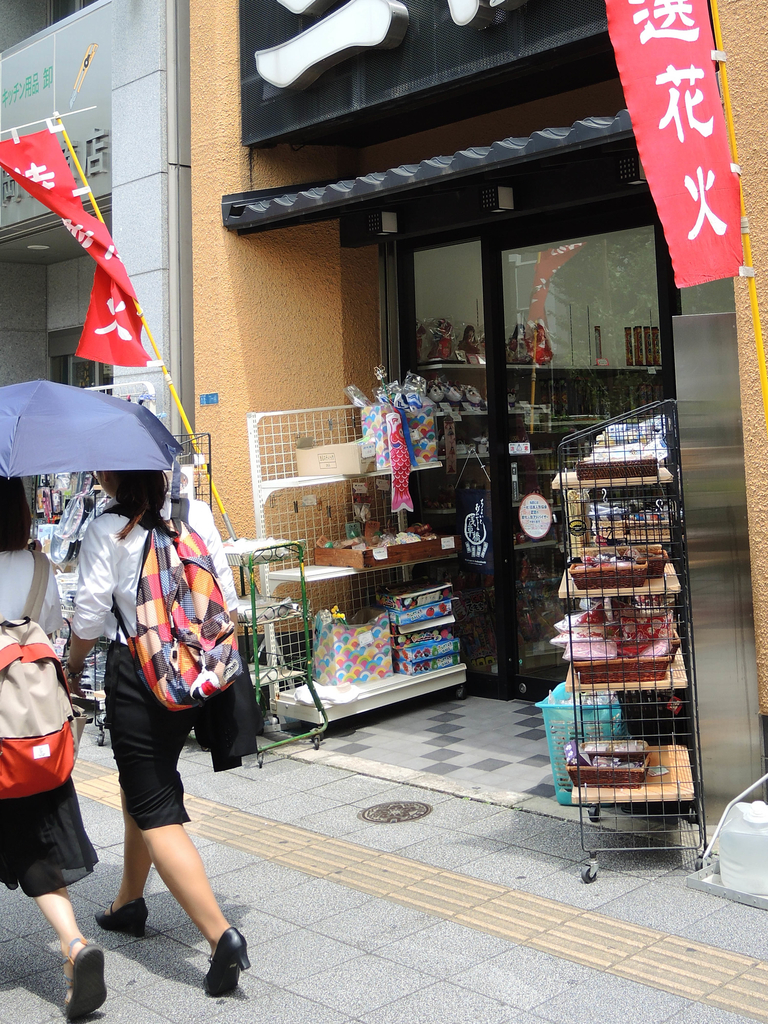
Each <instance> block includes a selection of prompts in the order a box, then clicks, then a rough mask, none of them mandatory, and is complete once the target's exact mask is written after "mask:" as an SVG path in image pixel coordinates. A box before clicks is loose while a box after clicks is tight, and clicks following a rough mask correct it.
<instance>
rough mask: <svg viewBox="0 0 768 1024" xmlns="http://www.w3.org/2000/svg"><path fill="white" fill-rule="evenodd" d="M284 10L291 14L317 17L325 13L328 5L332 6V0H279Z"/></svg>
mask: <svg viewBox="0 0 768 1024" xmlns="http://www.w3.org/2000/svg"><path fill="white" fill-rule="evenodd" d="M279 3H280V4H282V6H283V7H285V8H286V10H288V11H290V12H291V14H307V15H310V16H314V17H319V16H320V15H321V14H325V12H326V11H327V10H328V8H329V7H331V6H333V3H334V0H279Z"/></svg>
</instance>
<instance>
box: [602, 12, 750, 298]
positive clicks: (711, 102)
mask: <svg viewBox="0 0 768 1024" xmlns="http://www.w3.org/2000/svg"><path fill="white" fill-rule="evenodd" d="M606 8H607V11H608V29H609V32H610V36H611V42H612V44H613V48H614V50H615V53H616V63H617V65H618V68H619V75H620V77H621V84H622V86H623V88H624V96H625V98H626V101H627V107H628V108H629V113H630V115H631V117H632V126H633V128H634V131H635V137H636V139H637V148H638V151H639V153H640V159H641V161H642V164H643V169H644V171H645V175H646V177H647V179H648V184H649V186H650V189H651V194H652V196H653V200H654V202H655V204H656V209H657V210H658V212H659V217H660V219H661V223H662V224H663V226H664V234H665V236H666V239H667V244H668V246H669V252H670V255H671V257H672V265H673V267H674V271H675V283H676V284H677V286H678V288H687V287H691V286H692V285H697V284H704V283H705V282H706V281H717V280H719V279H720V278H723V277H737V276H738V274H739V267H740V266H741V264H742V263H743V262H744V259H743V252H742V244H741V210H740V198H739V179H738V174H737V173H736V171H734V170H733V169H732V168H733V165H732V164H731V154H730V149H729V146H728V135H727V131H726V127H725V117H724V115H723V109H722V104H721V101H720V94H719V92H718V87H717V79H716V77H715V69H714V64H713V62H712V52H713V49H714V42H713V38H712V30H711V27H710V21H709V9H708V6H707V0H647V2H645V0H606Z"/></svg>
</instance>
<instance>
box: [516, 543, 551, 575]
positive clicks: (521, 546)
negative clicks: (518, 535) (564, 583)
mask: <svg viewBox="0 0 768 1024" xmlns="http://www.w3.org/2000/svg"><path fill="white" fill-rule="evenodd" d="M557 546H558V542H557V541H556V540H526V541H524V542H523V543H522V544H515V551H528V550H529V549H530V548H556V547H557ZM555 579H557V577H555Z"/></svg>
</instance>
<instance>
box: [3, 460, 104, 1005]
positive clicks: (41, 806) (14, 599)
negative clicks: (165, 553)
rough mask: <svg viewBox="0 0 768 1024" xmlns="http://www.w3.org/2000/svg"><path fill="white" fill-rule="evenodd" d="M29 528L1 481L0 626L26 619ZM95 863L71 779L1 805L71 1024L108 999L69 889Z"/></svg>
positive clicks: (12, 870)
mask: <svg viewBox="0 0 768 1024" xmlns="http://www.w3.org/2000/svg"><path fill="white" fill-rule="evenodd" d="M30 526H31V516H30V511H29V505H28V504H27V497H26V494H25V493H24V485H23V484H22V481H21V480H20V479H19V478H18V477H14V478H11V479H8V478H6V477H0V620H4V621H14V620H19V619H21V618H23V616H24V612H25V605H26V603H27V597H28V595H29V592H30V588H31V587H32V580H33V576H34V566H35V560H34V558H33V556H32V554H31V552H29V551H27V544H28V542H29V531H30ZM47 568H48V582H47V587H46V591H45V596H44V598H43V601H42V605H41V606H40V610H39V612H36V614H35V616H34V618H35V620H36V621H37V622H38V624H39V625H40V626H41V627H42V628H43V630H44V631H45V632H46V633H48V634H51V633H53V632H54V631H55V630H57V629H58V628H59V627H60V626H61V625H62V624H63V620H62V617H61V608H60V605H59V595H58V590H57V587H56V580H55V579H54V576H53V573H52V572H51V568H50V565H49V566H48V567H47ZM74 689H75V691H76V692H77V691H78V690H79V688H78V687H74ZM97 859H98V858H97V857H96V853H95V851H94V849H93V847H92V846H91V843H90V841H89V839H88V836H87V835H86V834H85V829H84V828H83V821H82V818H81V816H80V806H79V804H78V802H77V794H76V793H75V787H74V784H73V782H72V779H71V778H70V779H68V780H67V781H66V782H65V783H64V785H63V786H59V787H57V788H56V789H53V790H49V791H48V792H45V793H37V794H35V795H34V796H26V797H19V798H17V799H11V800H0V881H2V882H3V883H4V884H5V885H6V886H8V888H9V889H16V888H18V886H21V888H22V889H23V891H24V892H25V893H26V895H27V896H31V897H32V898H33V899H34V900H35V902H36V903H37V905H38V907H39V908H40V910H41V911H42V912H43V915H44V916H45V918H46V920H47V921H48V923H49V924H50V925H51V926H52V928H53V929H54V931H55V932H56V934H57V936H58V938H59V943H60V945H61V951H62V954H63V955H64V957H65V958H66V959H65V961H64V973H65V976H66V978H67V983H68V986H69V992H68V993H67V997H66V1011H67V1017H68V1018H70V1019H73V1018H75V1017H81V1016H83V1015H84V1014H86V1013H91V1012H92V1011H93V1010H95V1009H96V1008H97V1007H99V1006H101V1004H102V1003H103V1002H104V1000H105V999H106V997H107V992H106V988H105V986H104V953H103V952H102V950H101V949H100V948H99V946H94V945H91V944H89V943H87V942H86V941H85V939H84V938H83V937H82V932H81V930H80V928H79V926H78V924H77V921H76V920H75V914H74V911H73V909H72V904H71V902H70V899H69V894H68V892H67V886H68V885H71V884H72V883H73V882H76V881H78V880H79V879H81V878H83V877H84V876H85V875H87V874H90V873H91V872H92V871H93V866H94V864H95V863H96V861H97Z"/></svg>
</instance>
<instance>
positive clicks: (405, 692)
mask: <svg viewBox="0 0 768 1024" xmlns="http://www.w3.org/2000/svg"><path fill="white" fill-rule="evenodd" d="M247 420H248V439H249V449H250V458H251V478H252V482H253V503H254V511H255V518H256V535H257V538H258V539H260V540H264V539H269V538H277V539H280V538H289V539H290V540H291V541H295V542H298V543H299V544H300V545H301V546H302V548H303V549H304V551H305V552H306V556H307V563H311V562H312V558H313V552H314V550H315V545H316V541H317V540H318V538H321V537H327V538H329V539H331V540H335V539H338V538H341V537H343V536H344V535H345V527H346V524H347V523H348V522H350V521H351V520H352V517H353V510H354V509H357V508H359V507H360V506H362V505H365V506H367V510H366V515H367V518H368V519H370V520H372V521H375V522H379V523H380V524H381V526H382V527H385V526H387V524H390V525H391V526H392V527H393V528H394V530H395V531H397V530H398V529H403V528H405V526H406V522H405V516H404V514H403V513H399V514H397V515H393V514H392V510H391V476H390V473H389V471H388V470H386V471H381V472H374V473H366V474H356V475H345V474H339V475H338V476H333V475H324V476H316V477H313V476H299V473H298V467H297V462H296V443H297V441H299V440H300V439H301V438H312V440H313V441H314V444H315V445H326V444H346V443H349V442H353V441H357V440H359V439H360V438H361V437H362V428H361V424H360V411H359V409H356V408H354V407H353V406H349V405H347V406H329V407H325V408H319V409H299V410H287V411H280V412H263V413H249V414H248V417H247ZM439 466H440V463H434V465H433V466H429V467H421V468H420V470H419V471H421V470H422V469H424V470H426V469H428V468H438V467H439ZM414 472H415V470H414ZM451 554H453V552H449V551H447V552H446V554H445V556H444V557H446V558H448V557H450V556H451ZM436 560H437V559H431V560H430V561H436ZM416 561H417V560H416V559H415V560H414V563H413V564H416ZM421 564H424V562H423V559H422V562H421ZM411 574H412V567H411V566H410V565H409V564H405V565H402V564H400V565H393V566H392V567H386V566H385V567H383V568H378V567H377V568H375V569H364V570H359V569H354V568H350V567H345V566H335V565H314V564H306V565H305V566H303V568H302V567H301V566H300V565H299V563H298V561H297V560H296V558H291V557H286V558H284V559H282V560H281V561H280V563H279V564H278V565H275V564H274V563H272V564H260V565H259V566H258V580H257V581H256V578H255V577H254V582H256V583H257V586H258V590H259V593H260V595H261V597H262V598H264V599H272V598H275V597H277V596H279V597H280V598H281V599H285V598H289V599H292V600H293V601H295V602H296V603H297V604H298V603H300V602H301V599H302V587H303V586H305V587H306V601H307V613H308V619H309V622H310V634H311V635H312V636H313V629H312V624H313V623H314V618H315V616H316V614H317V612H318V611H320V610H321V609H324V608H331V607H333V606H334V605H338V607H339V608H340V609H342V611H343V612H344V613H345V614H346V615H347V618H348V619H351V618H352V617H353V616H355V615H356V614H358V613H360V612H363V611H364V610H365V609H367V608H369V607H371V606H372V605H374V604H375V603H376V594H377V592H378V591H380V590H381V589H383V588H384V587H387V586H391V585H393V584H396V583H400V582H402V581H403V580H406V579H409V578H410V577H411ZM302 581H303V582H302ZM264 645H265V651H264V653H263V655H262V657H266V658H267V659H268V660H270V661H276V662H281V661H282V662H283V663H284V664H294V663H298V662H300V660H301V658H302V649H303V640H302V636H301V631H300V630H297V629H296V624H295V623H292V622H290V621H285V622H280V623H275V624H273V625H272V626H271V627H270V628H269V629H268V630H266V631H265V634H264ZM465 681H466V669H465V667H464V666H463V665H460V666H456V667H454V668H451V669H441V670H437V671H436V672H429V673H428V672H425V673H421V674H419V675H417V676H405V675H403V676H399V675H393V676H391V677H388V678H387V679H386V680H385V681H383V682H382V683H380V684H377V685H375V686H371V687H370V688H369V689H368V690H367V691H366V693H365V694H364V696H363V697H361V699H360V700H359V701H357V702H356V703H355V704H354V705H352V704H338V705H333V706H325V712H326V713H327V715H328V717H329V718H330V719H331V720H333V719H334V718H339V717H347V716H348V715H350V714H355V713H357V712H358V711H361V710H370V709H372V708H374V707H381V706H383V705H385V704H388V703H390V702H391V701H394V700H402V699H406V698H408V697H412V696H417V695H419V694H422V693H429V692H434V691H436V690H440V689H446V688H448V687H451V686H456V687H457V689H458V688H459V687H461V686H463V685H464V683H465ZM292 689H293V686H292V683H291V681H290V678H289V679H287V680H285V679H281V678H280V677H277V678H274V679H273V680H270V711H271V713H272V714H273V715H278V716H279V715H283V716H285V717H296V718H299V719H302V720H308V721H314V722H315V723H316V724H319V723H320V722H321V721H322V719H321V718H320V716H319V713H318V711H317V709H316V708H315V707H313V706H308V705H302V706H299V705H298V704H296V703H295V702H294V701H293V698H292Z"/></svg>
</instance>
